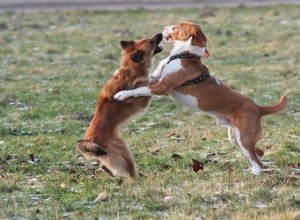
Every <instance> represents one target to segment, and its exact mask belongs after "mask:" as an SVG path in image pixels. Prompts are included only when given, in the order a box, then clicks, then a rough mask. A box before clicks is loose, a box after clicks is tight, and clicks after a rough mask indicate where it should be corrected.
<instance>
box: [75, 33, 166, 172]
mask: <svg viewBox="0 0 300 220" xmlns="http://www.w3.org/2000/svg"><path fill="white" fill-rule="evenodd" d="M161 40H162V34H156V35H155V36H153V37H152V38H150V39H142V40H138V41H121V46H122V47H123V50H124V51H123V57H122V60H121V65H120V68H119V69H118V70H117V71H116V72H115V74H114V76H113V77H112V79H110V80H109V81H108V82H107V83H106V85H105V86H104V88H103V89H102V91H101V93H100V96H99V100H98V104H97V108H96V112H95V114H94V117H93V119H92V122H91V124H90V126H89V127H88V128H87V130H86V133H85V137H84V140H80V141H78V143H77V149H78V151H79V152H80V153H81V154H83V155H84V156H85V157H87V158H95V159H97V160H99V161H100V162H101V167H102V168H103V169H104V170H105V171H106V172H108V173H110V174H111V175H113V176H119V175H122V174H124V173H128V174H129V175H130V176H135V175H136V171H135V167H134V161H133V158H132V155H131V151H130V149H129V148H128V147H127V146H126V144H125V142H124V140H123V139H121V137H120V136H119V134H118V129H119V127H120V126H121V125H122V124H123V123H124V122H125V121H126V120H127V119H129V117H131V116H133V115H135V114H136V113H137V112H139V111H141V110H143V109H144V108H146V107H147V105H148V103H149V101H150V97H139V98H131V99H128V100H126V101H123V102H120V101H117V100H115V99H113V95H114V94H116V93H117V92H119V91H121V90H123V89H134V88H137V87H141V86H147V85H148V84H149V80H148V77H149V76H148V74H149V72H150V69H151V65H152V57H153V55H155V54H156V53H159V52H161V51H162V47H161V46H159V43H160V42H161Z"/></svg>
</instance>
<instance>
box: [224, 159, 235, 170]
mask: <svg viewBox="0 0 300 220" xmlns="http://www.w3.org/2000/svg"><path fill="white" fill-rule="evenodd" d="M224 166H225V167H226V168H227V170H228V171H229V172H231V171H233V168H232V163H231V162H230V161H225V162H224Z"/></svg>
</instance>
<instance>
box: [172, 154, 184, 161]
mask: <svg viewBox="0 0 300 220" xmlns="http://www.w3.org/2000/svg"><path fill="white" fill-rule="evenodd" d="M171 157H172V158H173V159H174V160H180V159H182V156H180V155H179V154H172V156H171Z"/></svg>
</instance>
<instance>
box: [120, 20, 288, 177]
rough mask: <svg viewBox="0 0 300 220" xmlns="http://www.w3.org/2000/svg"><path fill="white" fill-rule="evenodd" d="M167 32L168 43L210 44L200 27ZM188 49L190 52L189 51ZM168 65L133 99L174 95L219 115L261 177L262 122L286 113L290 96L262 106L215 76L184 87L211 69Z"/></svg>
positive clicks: (187, 62) (185, 62)
mask: <svg viewBox="0 0 300 220" xmlns="http://www.w3.org/2000/svg"><path fill="white" fill-rule="evenodd" d="M163 30H164V31H163V34H164V37H165V40H166V41H170V39H171V40H177V41H187V40H188V39H190V38H191V37H192V40H191V44H192V46H199V47H202V48H203V47H204V46H205V45H206V41H207V38H206V37H205V35H204V33H203V32H202V31H201V29H200V27H199V26H198V25H196V24H192V23H188V22H183V23H180V24H178V25H176V26H168V27H165V28H164V29H163ZM199 32H201V33H199ZM197 38H199V39H197ZM176 49H180V46H179V48H176V45H175V47H174V48H173V51H176V52H177V54H176V55H178V53H181V54H186V53H191V51H180V50H176ZM184 50H188V49H186V48H185V49H184ZM173 51H172V52H173ZM172 52H171V53H172ZM166 65H172V60H171V59H170V58H169V60H168V58H166V59H164V60H162V61H161V63H160V65H159V66H158V68H157V71H156V72H155V75H156V76H160V78H159V79H157V80H156V81H155V83H151V84H150V86H149V87H148V88H149V89H148V90H146V89H143V90H141V89H140V90H135V92H133V91H131V92H132V93H133V94H132V95H131V96H141V95H151V94H155V95H168V94H170V93H171V94H172V95H173V97H174V98H175V99H177V101H179V102H181V103H182V104H185V105H187V106H191V107H193V108H197V109H199V110H202V111H205V112H207V113H209V114H212V115H214V116H216V118H217V119H218V121H217V123H218V125H221V126H226V127H228V138H229V140H230V141H231V142H232V143H233V144H235V145H237V146H239V147H240V148H241V150H242V151H243V152H244V154H245V155H246V156H247V158H248V159H249V161H250V162H251V164H252V167H253V170H252V171H253V173H254V174H255V175H259V174H260V172H261V169H262V168H263V164H262V162H261V161H260V157H262V156H263V154H264V152H263V150H261V149H259V148H257V147H256V143H257V141H258V140H259V139H260V137H261V133H262V128H261V124H260V119H261V117H262V116H264V115H268V114H274V113H277V112H280V111H282V110H283V109H284V108H285V106H286V104H287V97H285V96H282V97H281V98H280V101H279V103H278V104H276V105H271V106H259V105H257V104H256V103H254V102H253V101H252V100H250V99H249V98H247V97H245V96H244V95H242V94H240V93H238V92H236V91H234V90H231V89H230V88H228V87H227V86H225V85H224V84H222V83H221V82H219V81H217V80H216V79H215V78H214V77H210V78H208V79H207V80H205V81H202V82H200V83H198V84H193V85H189V86H181V85H182V84H183V83H185V82H187V81H189V80H190V79H193V78H196V77H198V76H201V75H202V74H204V73H207V71H208V70H207V68H206V67H205V66H204V65H202V64H201V60H200V58H199V59H198V60H197V59H194V58H193V59H182V60H181V66H180V65H178V64H177V65H178V67H177V66H173V68H169V70H172V71H173V72H167V70H166V69H167V68H166ZM176 67H177V69H176ZM164 70H165V71H166V72H164ZM141 91H143V92H141ZM145 91H147V92H145ZM139 93H140V94H139ZM128 94H129V91H127V92H125V91H122V92H119V93H118V94H116V95H115V97H117V98H118V99H121V100H124V99H125V98H127V97H131V96H130V95H128ZM178 94H179V95H178ZM185 95H186V96H185Z"/></svg>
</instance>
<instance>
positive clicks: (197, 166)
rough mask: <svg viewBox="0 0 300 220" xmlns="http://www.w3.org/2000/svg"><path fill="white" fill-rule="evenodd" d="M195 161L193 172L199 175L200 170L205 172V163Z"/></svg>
mask: <svg viewBox="0 0 300 220" xmlns="http://www.w3.org/2000/svg"><path fill="white" fill-rule="evenodd" d="M192 160H193V170H194V171H195V172H196V173H197V172H198V171H199V170H203V166H204V165H203V163H201V162H199V161H198V160H195V159H192Z"/></svg>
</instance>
